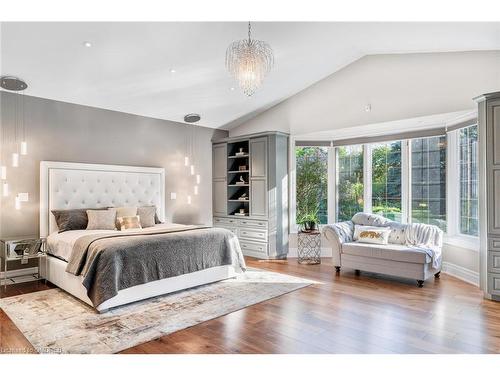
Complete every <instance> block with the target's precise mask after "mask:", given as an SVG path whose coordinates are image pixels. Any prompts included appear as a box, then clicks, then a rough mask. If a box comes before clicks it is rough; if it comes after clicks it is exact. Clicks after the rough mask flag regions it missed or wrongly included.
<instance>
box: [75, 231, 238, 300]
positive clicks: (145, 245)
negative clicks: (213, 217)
mask: <svg viewBox="0 0 500 375" xmlns="http://www.w3.org/2000/svg"><path fill="white" fill-rule="evenodd" d="M224 265H232V266H234V268H235V269H236V271H238V272H241V271H243V270H245V261H244V259H243V254H242V253H241V249H240V246H239V242H238V239H237V237H236V236H235V235H234V234H233V233H232V232H230V231H229V230H227V229H222V228H207V227H199V226H183V227H180V228H169V229H158V230H153V231H149V232H148V233H137V232H131V233H127V232H117V233H112V234H93V235H88V236H83V237H81V238H79V239H78V240H77V241H76V242H75V245H74V247H73V252H72V254H71V257H70V259H69V262H68V266H67V267H66V271H67V272H69V273H72V274H73V275H82V276H83V285H84V286H85V288H86V289H87V295H88V297H89V298H90V300H91V301H92V302H93V304H94V306H99V305H100V304H101V303H103V302H104V301H106V300H108V299H110V298H112V297H114V296H116V295H117V294H118V291H119V290H122V289H126V288H130V287H132V286H135V285H140V284H145V283H148V282H150V281H155V280H161V279H165V278H168V277H173V276H179V275H182V274H186V273H190V272H195V271H201V270H204V269H207V268H211V267H217V266H224Z"/></svg>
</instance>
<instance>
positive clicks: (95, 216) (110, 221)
mask: <svg viewBox="0 0 500 375" xmlns="http://www.w3.org/2000/svg"><path fill="white" fill-rule="evenodd" d="M87 217H88V219H89V222H88V224H87V230H95V229H104V230H116V211H111V210H87Z"/></svg>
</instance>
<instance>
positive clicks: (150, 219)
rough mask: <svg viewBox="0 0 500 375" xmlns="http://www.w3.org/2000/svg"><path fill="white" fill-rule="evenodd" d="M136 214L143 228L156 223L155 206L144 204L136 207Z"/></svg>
mask: <svg viewBox="0 0 500 375" xmlns="http://www.w3.org/2000/svg"><path fill="white" fill-rule="evenodd" d="M137 216H139V217H140V218H141V226H142V227H143V228H149V227H154V226H155V224H156V219H157V217H156V207H155V206H146V207H138V208H137Z"/></svg>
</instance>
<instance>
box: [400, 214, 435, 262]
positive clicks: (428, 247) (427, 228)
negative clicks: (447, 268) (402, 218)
mask: <svg viewBox="0 0 500 375" xmlns="http://www.w3.org/2000/svg"><path fill="white" fill-rule="evenodd" d="M405 238H406V245H407V246H411V247H412V248H414V249H417V250H421V251H423V252H425V253H426V254H427V255H429V256H430V257H431V258H432V267H433V268H434V269H441V247H442V242H443V231H442V230H441V229H439V228H438V227H436V226H434V225H428V224H420V223H415V224H410V225H408V226H407V227H406V230H405Z"/></svg>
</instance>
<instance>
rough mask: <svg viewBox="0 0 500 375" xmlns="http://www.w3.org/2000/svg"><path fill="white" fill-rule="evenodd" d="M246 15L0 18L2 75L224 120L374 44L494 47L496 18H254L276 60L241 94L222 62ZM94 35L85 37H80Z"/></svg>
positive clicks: (154, 112) (411, 48) (95, 102)
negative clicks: (159, 19) (238, 18)
mask: <svg viewBox="0 0 500 375" xmlns="http://www.w3.org/2000/svg"><path fill="white" fill-rule="evenodd" d="M246 28H247V25H246V23H244V22H233V23H227V22H210V23H208V22H193V23H173V22H165V23H123V22H122V23H112V22H103V23H51V22H46V23H17V22H16V23H2V24H1V46H0V48H1V66H0V73H1V74H2V75H15V76H19V77H22V78H23V79H25V80H26V81H27V83H28V84H29V88H28V90H27V91H26V94H27V95H33V96H38V97H43V98H48V99H54V100H60V101H65V102H70V103H76V104H83V105H88V106H93V107H99V108H105V109H110V110H115V111H121V112H127V113H133V114H137V115H142V116H149V117H154V118H160V119H165V120H171V121H178V122H182V121H183V117H184V115H185V114H187V113H192V112H195V113H199V114H201V117H202V119H201V121H200V122H199V123H198V124H200V125H202V126H208V127H213V128H219V127H223V128H230V127H232V126H236V125H238V124H239V123H241V122H242V121H243V120H245V119H247V118H250V117H252V116H254V115H256V114H258V113H260V112H262V111H264V110H266V109H268V108H269V107H271V106H273V105H275V104H277V103H278V102H280V101H282V100H284V99H285V98H287V97H290V96H291V95H293V94H295V93H297V92H299V91H301V90H303V89H304V88H306V87H308V86H310V85H311V84H313V83H315V82H317V81H319V80H321V79H323V78H325V77H326V76H328V75H330V74H333V73H335V72H336V71H338V70H339V69H341V68H342V67H345V66H347V65H349V64H350V63H352V62H353V61H356V60H357V59H359V58H360V57H363V56H365V55H371V54H388V53H389V54H390V53H415V52H450V51H474V50H498V49H500V23H335V22H332V23H312V22H286V23H280V22H267V23H263V22H255V23H253V36H254V37H255V38H256V39H260V40H265V41H267V42H268V43H269V44H270V45H271V46H272V48H273V50H274V53H275V66H274V69H273V71H272V72H271V73H270V74H269V76H268V77H267V78H266V80H265V82H264V85H263V87H262V88H261V89H260V90H258V91H257V92H256V93H255V94H254V96H252V97H250V98H249V97H246V96H245V95H244V94H243V93H242V92H241V90H240V89H239V88H238V86H237V85H236V83H235V82H234V80H233V79H232V78H231V77H230V76H229V74H228V72H227V71H226V69H225V65H224V63H225V61H224V59H225V51H226V48H227V46H228V45H229V43H231V42H232V41H234V40H236V39H242V38H245V36H246V31H247V30H246ZM85 42H90V44H91V47H86V46H85V45H84V44H85Z"/></svg>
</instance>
